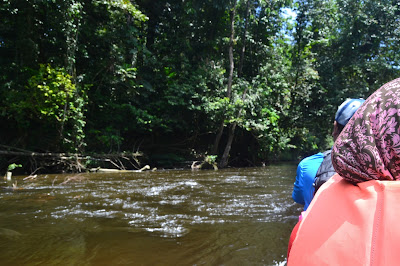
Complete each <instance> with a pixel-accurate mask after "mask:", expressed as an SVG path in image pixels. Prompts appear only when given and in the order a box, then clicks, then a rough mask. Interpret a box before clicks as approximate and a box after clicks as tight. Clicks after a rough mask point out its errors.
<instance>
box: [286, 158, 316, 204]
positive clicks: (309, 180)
mask: <svg viewBox="0 0 400 266" xmlns="http://www.w3.org/2000/svg"><path fill="white" fill-rule="evenodd" d="M323 159H324V155H323V153H321V152H319V153H317V154H314V155H311V156H309V157H306V158H304V159H303V160H302V161H301V162H300V163H299V165H298V166H297V173H296V181H295V182H294V187H293V193H292V198H293V200H294V201H295V202H297V203H300V204H302V205H304V210H307V208H308V205H310V202H311V200H312V198H313V196H314V187H313V183H314V178H315V176H316V174H317V171H318V168H319V166H320V165H321V163H322V161H323Z"/></svg>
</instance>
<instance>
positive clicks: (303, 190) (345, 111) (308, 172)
mask: <svg viewBox="0 0 400 266" xmlns="http://www.w3.org/2000/svg"><path fill="white" fill-rule="evenodd" d="M363 102H364V100H363V99H347V100H346V101H344V102H343V103H342V104H341V105H340V106H339V107H338V110H337V112H336V114H335V121H334V123H333V131H332V136H333V139H334V140H336V138H337V137H338V136H339V134H340V132H341V131H342V129H343V128H344V126H345V125H346V124H347V122H348V121H349V120H350V118H351V117H352V116H353V114H354V113H355V112H356V111H357V109H358V108H359V107H360V106H361V105H362V103H363ZM330 153H331V150H328V151H325V152H324V153H321V152H319V153H317V154H314V155H311V156H309V157H306V158H305V159H303V160H302V161H301V162H300V163H299V165H298V166H297V172H296V181H295V183H294V186H293V192H292V198H293V200H294V201H295V202H297V203H299V204H302V205H304V211H305V210H307V208H308V206H309V204H310V202H311V200H312V198H313V196H314V191H315V190H316V189H318V188H319V187H320V186H321V185H322V184H323V183H324V182H325V181H326V180H328V179H329V178H330V177H331V176H332V175H333V174H334V173H335V172H334V170H333V166H332V163H331V160H330Z"/></svg>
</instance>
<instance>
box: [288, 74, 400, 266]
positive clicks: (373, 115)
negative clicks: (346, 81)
mask: <svg viewBox="0 0 400 266" xmlns="http://www.w3.org/2000/svg"><path fill="white" fill-rule="evenodd" d="M332 163H333V166H334V168H335V170H336V172H337V174H335V175H334V176H333V177H332V178H330V179H329V180H328V181H327V182H326V183H325V184H323V185H322V186H321V188H320V189H319V190H318V192H317V193H316V194H315V197H314V199H313V201H312V203H311V204H310V206H309V208H308V209H307V211H306V212H305V213H304V216H303V219H302V220H301V221H300V222H299V223H298V224H297V225H296V227H295V229H294V230H293V232H292V235H291V239H290V243H289V249H288V265H289V266H290V265H352V266H354V265H399V264H400V252H397V250H396V246H397V244H398V242H399V241H400V227H399V226H397V223H398V221H399V220H400V212H398V211H397V207H398V204H399V203H400V182H396V181H399V180H400V78H398V79H395V80H393V81H391V82H389V83H386V84H385V85H383V86H382V87H381V88H379V89H378V90H377V91H376V92H374V93H373V94H372V95H371V96H370V97H368V99H367V100H366V101H365V103H364V104H363V105H362V106H361V107H360V108H359V109H358V110H357V112H356V113H355V114H354V116H353V118H352V119H350V121H349V122H348V124H347V126H346V127H345V128H344V129H343V131H342V133H341V134H340V136H339V137H338V138H337V140H336V141H335V144H334V146H333V149H332Z"/></svg>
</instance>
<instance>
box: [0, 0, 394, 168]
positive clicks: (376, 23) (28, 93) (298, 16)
mask: <svg viewBox="0 0 400 266" xmlns="http://www.w3.org/2000/svg"><path fill="white" fill-rule="evenodd" d="M292 13H293V14H294V15H292V16H290V15H288V14H292ZM0 18H1V24H0V123H1V128H2V130H1V131H0V168H1V170H2V171H3V170H4V169H6V168H7V166H8V165H10V164H12V163H17V164H21V165H22V168H25V171H27V172H29V171H33V170H35V169H39V168H41V169H42V170H43V171H45V170H46V169H47V170H48V171H55V170H65V169H67V170H74V169H72V168H71V167H70V168H68V167H67V168H65V165H68V163H66V161H68V160H70V163H69V166H71V158H75V159H76V160H78V161H79V167H76V169H75V170H77V169H78V170H82V169H85V167H93V166H96V165H97V164H98V163H99V162H102V163H105V162H107V161H108V162H110V163H112V164H114V166H115V165H119V166H120V167H122V168H132V169H135V168H140V167H141V166H142V165H143V164H146V163H148V164H151V165H152V167H153V166H155V167H179V166H182V167H183V166H184V165H190V163H189V164H188V161H193V160H200V161H201V160H204V159H207V160H210V161H214V160H215V161H216V162H217V163H218V164H219V166H220V167H226V166H254V165H261V164H262V163H268V162H271V161H276V160H283V159H298V158H301V157H302V156H305V155H307V154H310V153H312V152H315V151H317V150H324V149H326V148H327V147H329V145H331V144H332V140H331V138H330V132H331V129H332V123H333V116H334V114H335V111H336V109H337V106H338V105H339V104H340V103H341V102H342V101H343V100H345V99H346V98H359V97H363V98H366V97H368V96H369V95H370V94H371V93H372V92H373V91H375V90H376V89H377V88H379V87H380V86H381V85H383V84H384V83H385V82H388V81H390V80H392V79H394V78H397V77H399V76H400V53H399V51H400V41H399V37H400V1H399V0H381V1H376V0H324V1H322V0H309V1H291V0H269V1H268V0H266V1H265V0H258V1H256V0H254V1H250V0H213V1H212V0H204V1H193V0H167V1H151V0H18V1H16V0H2V1H1V3H0ZM31 152H35V153H37V154H41V155H43V156H44V157H45V155H49V153H51V154H58V156H59V159H58V161H57V162H53V163H49V162H47V163H46V162H43V160H40V159H39V157H34V156H27V154H29V153H31ZM60 153H62V155H60ZM101 155H103V157H101ZM113 155H115V156H119V159H118V157H116V158H117V159H115V160H114V161H113V160H110V157H112V156H113ZM74 156H75V157H74ZM96 156H97V157H96ZM61 157H62V158H64V159H62V158H61ZM60 158H61V159H60ZM93 158H97V160H98V161H96V160H94V159H93ZM101 158H102V159H101ZM121 158H125V159H126V161H125V162H124V161H123V159H121ZM127 158H128V159H127ZM62 160H64V164H63V163H62V162H61V161H62ZM45 161H46V160H45ZM47 161H49V158H47ZM72 161H74V160H72ZM46 167H47V168H46ZM63 168H64V169H63Z"/></svg>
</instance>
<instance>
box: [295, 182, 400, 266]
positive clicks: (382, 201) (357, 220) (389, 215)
mask: <svg viewBox="0 0 400 266" xmlns="http://www.w3.org/2000/svg"><path fill="white" fill-rule="evenodd" d="M399 206H400V182H398V181H377V180H373V181H368V182H363V183H358V185H352V184H350V183H348V182H347V181H345V180H343V179H342V178H341V177H340V176H339V175H337V174H336V175H334V176H333V177H332V178H331V179H330V180H329V181H327V182H326V183H325V184H324V185H323V186H322V187H321V188H320V189H319V190H318V192H317V194H316V195H315V198H314V199H313V201H312V202H311V205H310V207H309V208H308V209H307V211H306V212H305V214H304V218H303V220H302V222H301V224H300V226H299V229H298V231H297V236H296V238H295V240H294V241H293V245H292V248H291V251H290V256H289V258H288V265H289V266H290V265H307V266H309V265H318V266H321V265H340V266H343V265H349V266H350V265H351V266H355V265H384V266H386V265H400V248H399V245H400V211H399V210H398V208H399Z"/></svg>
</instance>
